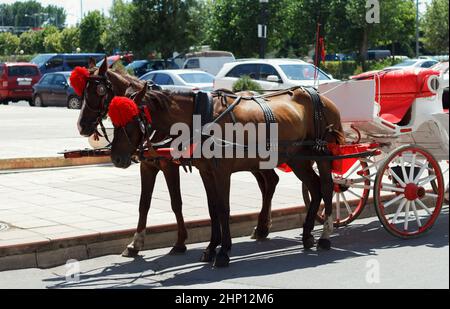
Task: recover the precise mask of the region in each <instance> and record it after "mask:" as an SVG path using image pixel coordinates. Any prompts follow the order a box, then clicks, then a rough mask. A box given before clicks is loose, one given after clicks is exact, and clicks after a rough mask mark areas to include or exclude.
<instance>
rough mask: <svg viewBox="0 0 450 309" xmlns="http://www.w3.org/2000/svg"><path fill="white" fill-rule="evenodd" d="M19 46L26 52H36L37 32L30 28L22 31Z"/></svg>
mask: <svg viewBox="0 0 450 309" xmlns="http://www.w3.org/2000/svg"><path fill="white" fill-rule="evenodd" d="M19 39H20V45H19V48H20V49H21V50H23V51H24V53H25V54H34V53H36V52H37V50H36V49H35V47H36V32H35V31H33V30H28V31H26V32H24V33H22V34H21V35H20V37H19Z"/></svg>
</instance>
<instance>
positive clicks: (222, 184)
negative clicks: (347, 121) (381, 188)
mask: <svg viewBox="0 0 450 309" xmlns="http://www.w3.org/2000/svg"><path fill="white" fill-rule="evenodd" d="M238 95H240V96H245V95H250V94H249V93H239V94H238ZM141 98H142V99H143V100H142V102H141V101H140V100H141ZM194 98H195V95H194V94H193V93H171V92H168V91H150V92H147V93H145V96H144V95H142V96H137V100H135V101H136V104H138V105H142V104H145V105H147V107H148V108H149V110H150V112H151V115H152V119H153V124H152V126H153V128H154V129H155V130H156V131H157V132H160V133H162V134H163V135H168V134H169V131H170V128H171V127H172V125H174V124H178V123H184V124H186V125H187V126H188V127H190V128H192V126H193V114H194V104H195V102H194ZM266 99H267V100H268V105H269V106H270V108H271V110H272V112H273V114H274V115H275V117H276V119H277V123H278V140H279V141H283V142H288V143H290V144H288V146H280V145H281V144H279V148H278V163H279V164H281V163H287V164H289V166H290V167H291V168H292V170H293V171H294V173H295V175H296V176H297V177H298V178H299V179H300V180H301V181H302V182H303V183H304V184H305V185H306V186H307V187H308V190H309V192H310V194H311V204H310V208H309V209H308V213H307V218H306V221H305V224H304V226H303V238H302V239H303V244H304V247H305V248H306V249H309V248H311V247H313V246H314V243H315V240H314V237H313V235H312V233H311V232H312V230H313V228H314V221H315V216H316V214H317V211H318V209H319V205H320V201H321V199H322V198H323V200H324V203H325V215H326V219H325V223H324V230H323V233H322V236H321V238H320V239H319V242H318V247H319V248H322V249H329V248H330V247H331V243H330V240H329V238H330V234H331V233H332V229H333V219H332V193H333V181H332V178H331V161H326V160H320V159H319V158H318V160H316V164H317V167H318V170H319V175H320V177H319V176H318V175H317V174H316V173H315V172H314V170H313V168H312V161H311V156H313V155H316V156H317V155H318V154H317V153H316V152H315V151H314V150H313V149H312V147H310V145H307V143H302V142H300V143H298V142H299V141H315V140H316V139H322V138H323V140H325V141H326V142H328V143H336V144H343V143H344V142H345V140H344V134H343V129H342V124H341V121H340V114H339V112H338V110H337V108H336V106H335V105H334V103H332V102H331V101H330V100H329V99H327V98H325V97H322V96H320V99H321V102H322V104H323V110H322V111H323V118H322V121H321V122H320V123H318V124H317V125H316V126H315V120H314V116H315V112H314V108H313V102H312V97H311V96H310V94H309V93H308V92H307V91H306V90H305V89H303V88H298V89H293V90H291V91H285V92H282V93H279V94H275V95H271V96H270V97H266ZM232 104H233V98H232V97H230V96H227V95H225V94H224V93H222V92H218V93H216V94H215V98H214V116H215V117H220V116H219V115H222V113H223V112H224V111H225V110H226V109H229V107H230V105H232ZM233 115H234V116H232V115H231V113H227V114H224V115H222V116H224V117H220V121H218V124H220V125H221V126H222V127H223V126H224V125H225V124H226V123H231V122H232V121H236V122H238V123H241V124H248V123H265V115H264V113H263V112H262V109H261V108H260V106H259V105H258V104H257V103H256V102H255V101H254V100H253V99H248V100H244V101H242V103H240V104H239V105H236V106H235V108H234V110H233ZM317 128H318V129H319V130H316V129H317ZM143 134H144V133H142V131H141V130H140V129H139V123H138V121H137V120H133V121H131V122H130V123H129V124H127V125H126V127H122V128H115V135H114V140H113V143H112V154H111V155H112V158H113V161H114V162H115V163H116V164H119V165H120V166H121V167H127V165H129V162H130V158H131V156H132V154H133V153H135V151H136V149H137V147H138V145H139V143H140V141H141V139H142V135H143ZM296 143H297V144H296ZM302 155H303V157H302ZM322 155H323V154H322ZM305 156H307V157H305ZM306 158H307V159H306ZM260 162H261V159H260V158H244V159H242V158H241V159H238V158H224V159H222V158H220V159H206V158H204V157H202V158H199V159H193V164H194V166H196V167H197V168H198V169H199V171H200V174H201V176H202V180H203V183H204V186H205V189H206V192H207V196H208V203H209V207H210V215H211V241H210V243H209V245H208V247H207V248H206V250H205V251H204V253H203V255H202V258H201V260H202V261H212V260H213V259H214V265H215V266H217V267H223V266H228V264H229V256H228V253H229V251H230V249H231V236H230V229H229V215H230V205H229V194H230V178H231V174H232V173H234V172H238V171H245V170H246V171H256V170H259V169H260V165H259V163H260ZM219 244H221V248H220V251H219V253H218V254H217V255H216V247H217V246H218V245H219Z"/></svg>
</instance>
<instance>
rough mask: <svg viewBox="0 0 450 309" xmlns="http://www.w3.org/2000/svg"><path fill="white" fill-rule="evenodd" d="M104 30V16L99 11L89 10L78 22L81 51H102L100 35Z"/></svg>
mask: <svg viewBox="0 0 450 309" xmlns="http://www.w3.org/2000/svg"><path fill="white" fill-rule="evenodd" d="M105 30H106V18H105V16H104V15H103V14H101V13H100V12H99V11H91V12H89V13H88V14H87V15H86V16H85V17H84V18H83V19H82V20H81V23H80V48H81V50H82V51H83V52H102V51H103V45H102V44H101V37H102V34H103V32H104V31H105Z"/></svg>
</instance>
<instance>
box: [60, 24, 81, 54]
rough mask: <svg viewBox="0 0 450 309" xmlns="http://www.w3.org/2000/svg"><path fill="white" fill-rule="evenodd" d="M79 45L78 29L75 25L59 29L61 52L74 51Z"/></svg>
mask: <svg viewBox="0 0 450 309" xmlns="http://www.w3.org/2000/svg"><path fill="white" fill-rule="evenodd" d="M77 47H80V29H79V28H77V27H70V28H64V30H63V31H61V49H62V51H63V52H66V53H71V52H74V51H75V50H76V49H77Z"/></svg>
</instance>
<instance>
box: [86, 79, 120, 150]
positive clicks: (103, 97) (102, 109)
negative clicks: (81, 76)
mask: <svg viewBox="0 0 450 309" xmlns="http://www.w3.org/2000/svg"><path fill="white" fill-rule="evenodd" d="M90 83H95V84H96V94H97V96H99V97H100V104H99V106H98V108H94V107H92V106H90V105H89V103H88V101H87V100H85V98H86V93H87V89H88V87H89V85H90ZM113 97H114V91H113V87H112V84H111V82H110V81H109V80H108V79H107V78H106V77H105V76H96V77H95V78H92V77H89V78H88V80H87V82H86V86H85V88H84V91H83V95H82V97H81V102H84V104H85V106H86V107H87V109H89V110H90V111H91V112H94V113H96V114H98V116H97V119H96V120H95V133H96V134H98V135H100V136H102V135H101V134H100V133H99V132H98V131H97V126H98V125H100V128H101V130H102V133H103V136H104V137H105V138H106V140H107V141H108V143H109V144H110V145H111V141H110V140H109V137H108V134H107V133H106V129H105V126H104V125H103V121H102V120H103V119H105V118H106V115H107V114H108V108H109V104H110V103H111V100H112V98H113Z"/></svg>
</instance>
